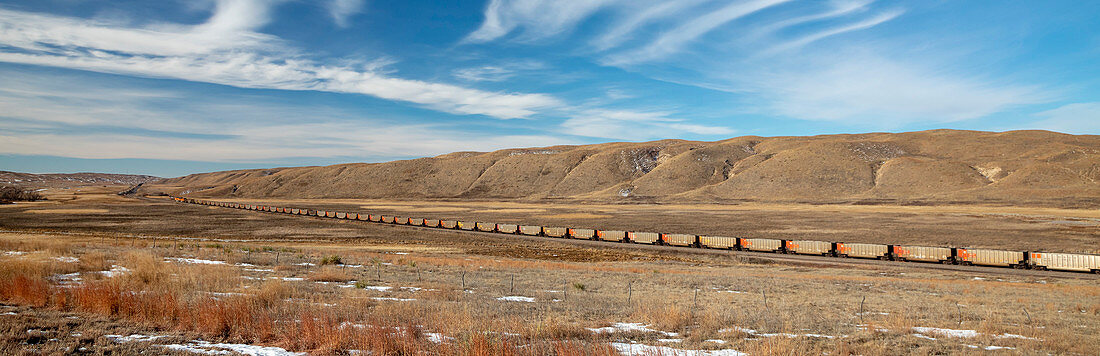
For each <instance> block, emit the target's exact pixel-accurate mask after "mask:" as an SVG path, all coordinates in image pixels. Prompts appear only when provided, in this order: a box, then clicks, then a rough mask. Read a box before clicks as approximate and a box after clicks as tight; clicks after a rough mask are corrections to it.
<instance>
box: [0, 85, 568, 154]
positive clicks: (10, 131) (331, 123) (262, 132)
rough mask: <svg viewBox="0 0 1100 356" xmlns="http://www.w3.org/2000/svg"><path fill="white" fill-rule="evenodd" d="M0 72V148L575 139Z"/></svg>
mask: <svg viewBox="0 0 1100 356" xmlns="http://www.w3.org/2000/svg"><path fill="white" fill-rule="evenodd" d="M0 74H3V75H4V77H5V78H8V79H12V80H11V81H2V82H0V154H22V155H52V156H63V157H74V158H144V159H170V160H191V161H207V162H257V161H280V160H284V161H285V160H287V159H294V158H310V157H362V158H369V157H417V156H434V155H438V154H443V153H449V152H452V151H462V150H470V151H488V150H495V149H502V148H510V147H528V146H542V145H557V144H572V143H578V142H576V141H574V140H572V139H569V138H566V137H563V136H560V135H543V134H531V135H497V134H495V133H492V132H479V131H477V130H471V129H466V128H464V127H462V126H457V125H449V124H446V123H435V124H431V123H416V122H399V121H392V120H379V119H375V118H371V117H364V116H363V115H361V114H359V113H355V112H350V111H346V110H343V109H337V108H325V107H320V108H318V107H303V106H299V105H296V104H293V103H285V104H284V103H279V102H271V101H268V100H264V99H257V98H250V97H247V96H239V97H223V96H220V95H214V96H208V95H203V94H196V93H185V92H178V91H174V90H164V89H152V90H149V89H148V88H142V87H129V86H126V87H115V86H114V85H115V83H114V82H111V83H110V84H109V85H105V84H103V83H99V82H94V81H93V80H88V79H86V78H83V77H76V78H72V77H61V76H53V75H39V76H32V75H23V74H18V73H12V72H0ZM226 118H232V120H227V119H226Z"/></svg>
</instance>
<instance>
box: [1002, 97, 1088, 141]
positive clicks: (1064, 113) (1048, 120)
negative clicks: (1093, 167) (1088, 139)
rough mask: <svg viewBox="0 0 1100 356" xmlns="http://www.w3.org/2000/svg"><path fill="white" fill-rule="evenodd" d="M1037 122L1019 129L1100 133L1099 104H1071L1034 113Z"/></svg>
mask: <svg viewBox="0 0 1100 356" xmlns="http://www.w3.org/2000/svg"><path fill="white" fill-rule="evenodd" d="M1034 116H1036V117H1039V118H1040V120H1039V121H1038V122H1035V123H1032V124H1029V125H1027V126H1024V127H1019V128H1021V129H1036V128H1037V129H1045V130H1053V131H1059V132H1066V133H1081V134H1095V133H1097V132H1100V102H1084V103H1071V104H1066V105H1062V106H1059V107H1057V108H1054V109H1050V110H1045V111H1042V112H1038V113H1035V115H1034Z"/></svg>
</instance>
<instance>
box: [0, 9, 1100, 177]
mask: <svg viewBox="0 0 1100 356" xmlns="http://www.w3.org/2000/svg"><path fill="white" fill-rule="evenodd" d="M1097 18H1100V2H1094V1H1072V2H1071V1H1043V2H1039V1H914V2H900V1H886V0H879V1H874V0H832V1H829V0H826V1H807V0H786V1H784V0H740V1H728V0H684V1H649V0H580V1H571V0H516V1H506V0H499V1H498V0H490V1H488V2H483V1H418V0H406V1H370V0H318V1H306V0H190V1H182V0H179V1H173V0H166V1H91V0H33V1H0V170H15V171H29V172H76V171H106V172H122V173H145V174H154V175H159V176H178V175H183V174H187V173H193V172H203V171H214V170H225V169H236V168H259V167H273V166H299V165H323V164H334V163H344V162H378V161H386V160H392V159H403V158H412V157H423V156H432V155H437V154H442V153H447V152H453V151H466V150H474V151H487V150H494V149H500V148H510V147H532V146H545V145H555V144H586V143H598V142H609V141H647V140H654V139H663V138H682V139H692V140H718V139H724V138H729V137H734V136H743V135H760V136H777V135H814V134H830V133H858V132H871V131H891V132H899V131H914V130H925V129H936V128H957V129H975V130H993V131H1003V130H1015V129H1047V130H1055V131H1061V132H1069V133H1078V134H1097V133H1100V66H1098V65H1097V63H1100V21H1096V19H1097Z"/></svg>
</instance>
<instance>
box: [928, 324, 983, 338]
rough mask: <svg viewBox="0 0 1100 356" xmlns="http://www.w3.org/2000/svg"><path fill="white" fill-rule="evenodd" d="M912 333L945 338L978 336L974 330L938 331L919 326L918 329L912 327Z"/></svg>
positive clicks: (938, 329)
mask: <svg viewBox="0 0 1100 356" xmlns="http://www.w3.org/2000/svg"><path fill="white" fill-rule="evenodd" d="M913 331H916V332H918V333H921V334H926V335H927V334H933V335H940V336H946V337H964V338H971V337H976V336H978V332H977V331H974V330H955V329H940V328H929V327H920V326H918V327H914V328H913Z"/></svg>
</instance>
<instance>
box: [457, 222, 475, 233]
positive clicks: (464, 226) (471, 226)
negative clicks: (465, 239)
mask: <svg viewBox="0 0 1100 356" xmlns="http://www.w3.org/2000/svg"><path fill="white" fill-rule="evenodd" d="M458 228H459V229H460V230H469V231H473V230H475V229H477V223H475V222H473V221H459V222H458Z"/></svg>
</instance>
